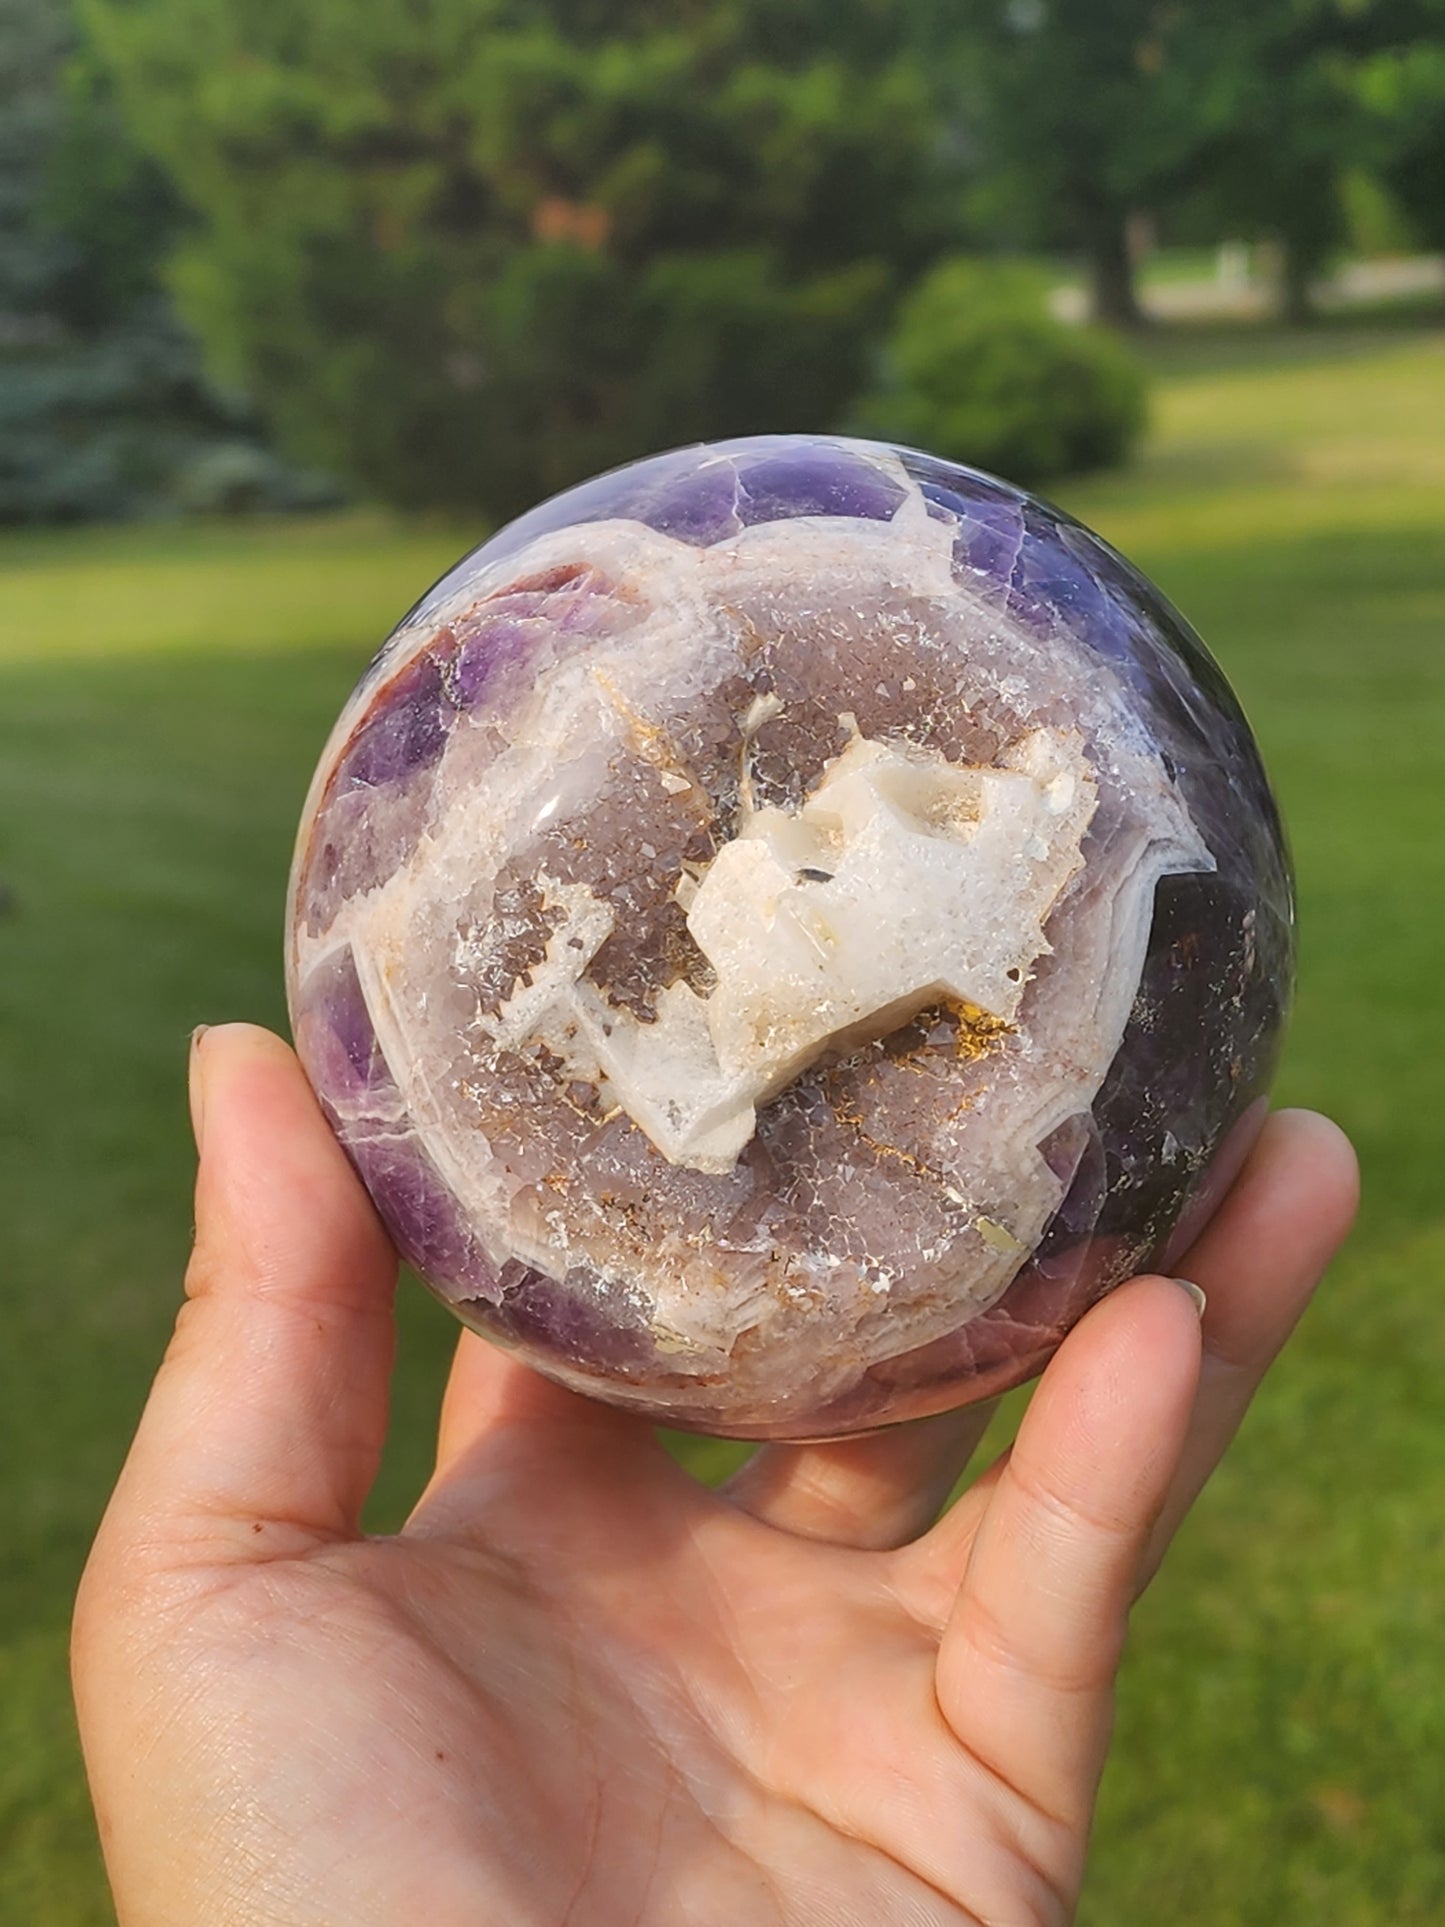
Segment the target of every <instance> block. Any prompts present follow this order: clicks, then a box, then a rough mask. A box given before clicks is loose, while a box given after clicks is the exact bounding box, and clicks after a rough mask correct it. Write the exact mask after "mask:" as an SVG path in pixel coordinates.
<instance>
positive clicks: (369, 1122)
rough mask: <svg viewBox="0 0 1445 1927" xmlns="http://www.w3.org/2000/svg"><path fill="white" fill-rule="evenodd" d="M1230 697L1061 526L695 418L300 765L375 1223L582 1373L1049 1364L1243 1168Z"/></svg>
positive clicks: (424, 639)
mask: <svg viewBox="0 0 1445 1927" xmlns="http://www.w3.org/2000/svg"><path fill="white" fill-rule="evenodd" d="M1291 956H1292V908H1291V892H1290V879H1289V870H1288V864H1287V860H1286V856H1285V853H1284V847H1283V842H1282V838H1281V834H1280V827H1279V821H1278V817H1277V815H1276V812H1275V808H1274V804H1273V801H1272V799H1271V796H1270V791H1269V787H1268V784H1267V782H1266V779H1265V776H1264V773H1263V770H1262V769H1261V766H1260V761H1259V757H1258V755H1257V752H1256V750H1255V746H1254V743H1253V740H1252V738H1251V736H1250V733H1249V730H1248V727H1247V726H1246V724H1245V721H1244V718H1243V717H1242V715H1241V713H1240V711H1239V708H1238V705H1237V704H1236V702H1235V701H1234V698H1233V696H1232V695H1231V693H1230V691H1229V689H1228V687H1227V685H1226V684H1225V681H1224V679H1223V677H1222V676H1221V674H1220V672H1219V670H1218V669H1217V668H1216V666H1215V665H1214V663H1213V662H1212V661H1211V659H1210V658H1209V656H1208V655H1207V654H1206V653H1205V651H1204V649H1203V647H1202V646H1201V644H1200V643H1199V642H1198V640H1197V639H1196V638H1195V637H1194V636H1193V634H1192V633H1191V632H1190V630H1189V629H1188V628H1187V626H1186V625H1185V624H1184V622H1183V621H1182V620H1181V619H1180V617H1179V616H1178V615H1176V614H1175V612H1174V611H1173V610H1172V609H1171V608H1170V607H1169V606H1168V604H1167V603H1165V602H1164V601H1163V599H1162V598H1161V597H1160V596H1159V595H1158V594H1157V592H1156V591H1155V590H1153V589H1152V588H1151V587H1150V586H1149V584H1148V583H1147V582H1145V581H1144V580H1143V579H1142V578H1141V577H1140V576H1139V575H1138V574H1136V572H1135V571H1134V570H1133V569H1132V568H1130V566H1129V565H1128V564H1127V563H1126V562H1124V561H1122V560H1121V559H1120V557H1119V556H1118V555H1116V554H1115V553H1114V552H1113V551H1112V550H1111V549H1109V548H1108V547H1107V546H1106V545H1105V544H1104V543H1102V542H1101V541H1099V540H1098V539H1097V538H1096V537H1095V536H1093V535H1091V534H1089V533H1088V531H1087V530H1085V529H1083V528H1081V527H1079V526H1078V524H1076V523H1074V522H1071V521H1070V520H1069V519H1068V518H1067V517H1065V516H1062V515H1060V514H1059V513H1057V512H1056V511H1055V510H1053V509H1050V508H1047V507H1045V506H1044V505H1043V504H1042V503H1040V502H1037V501H1035V500H1033V499H1031V498H1030V497H1029V496H1027V495H1023V494H1021V493H1020V492H1019V491H1018V490H1017V489H1014V488H1010V487H1008V486H1006V485H1005V484H1004V483H1002V482H998V481H995V480H992V479H990V478H989V477H986V476H983V475H979V474H975V473H972V472H970V471H968V470H964V469H959V468H955V467H953V466H950V465H948V464H945V463H943V462H939V461H936V460H934V459H932V458H930V457H928V456H926V455H921V454H916V453H912V452H910V451H908V450H904V449H896V448H887V447H881V446H876V445H873V444H869V443H862V442H850V441H843V440H838V439H830V438H820V437H799V436H784V437H765V438H760V439H757V440H749V441H739V442H730V443H725V444H722V445H719V446H715V447H702V448H691V449H686V450H680V451H678V452H676V453H673V454H669V455H663V456H659V457H657V458H656V459H655V460H651V461H646V462H640V463H637V464H636V465H635V466H633V467H631V468H627V469H623V470H621V471H619V472H618V473H616V474H613V475H607V476H604V477H602V478H601V479H599V480H597V481H594V482H589V483H587V484H586V485H585V486H583V487H581V488H577V489H574V490H572V491H571V492H570V493H568V494H565V495H562V496H560V497H559V498H557V499H556V500H555V501H552V502H549V503H547V504H546V505H544V506H543V507H541V508H539V509H537V510H535V511H534V512H533V513H532V514H530V515H527V516H524V517H523V518H522V519H521V520H520V521H518V522H516V523H514V524H513V525H512V526H511V527H510V528H507V529H504V530H503V531H502V532H501V533H500V534H499V535H497V536H496V537H495V538H494V539H493V540H492V541H490V542H488V543H486V544H485V545H484V546H483V547H481V548H480V549H478V550H477V551H476V552H475V553H474V554H472V555H470V556H468V557H467V558H466V559H465V560H464V561H463V562H461V563H460V564H459V565H458V566H457V567H456V568H455V569H453V570H452V572H451V573H450V574H449V575H448V576H446V577H445V578H444V579H443V580H442V581H441V582H440V583H439V584H438V585H437V586H436V588H434V589H433V590H432V591H431V593H430V594H429V595H427V596H426V597H425V598H424V599H423V601H422V602H420V603H419V604H418V605H417V607H416V608H415V609H414V610H413V611H412V613H411V614H410V615H409V616H408V617H407V618H406V620H405V621H404V622H403V623H402V624H401V626H400V627H399V628H398V629H397V631H396V633H395V634H394V635H393V636H392V637H391V639H390V641H388V642H387V644H386V645H385V647H384V648H383V649H382V651H381V653H380V655H379V656H378V657H377V658H376V660H375V661H374V662H373V663H372V665H371V667H370V669H369V670H368V671H367V673H366V675H365V676H364V677H363V678H362V681H361V683H360V685H359V687H358V688H357V690H356V693H355V694H354V696H353V697H352V699H351V701H350V702H349V703H348V705H347V707H346V710H345V713H344V714H343V716H342V718H341V721H340V722H339V724H338V725H337V728H336V731H335V733H334V735H333V737H332V740H331V743H330V744H329V746H328V748H327V750H326V752H325V755H324V756H323V758H322V761H321V766H320V768H319V770H318V771H317V775H316V780H315V784H314V786H313V789H312V793H311V797H310V801H309V803H308V806H307V810H306V815H305V820H304V823H303V825H302V831H301V837H300V843H299V847H298V850H297V856H296V865H295V871H294V876H293V887H292V904H291V912H290V930H289V957H288V964H289V982H290V994H291V1003H292V1014H293V1019H294V1023H295V1030H296V1037H297V1042H298V1045H299V1047H300V1051H301V1055H302V1058H303V1061H304V1062H305V1065H306V1068H307V1070H308V1072H309V1073H310V1076H311V1078H312V1081H313V1082H314V1084H315V1086H316V1089H317V1091H318V1093H319V1095H320V1097H321V1101H322V1103H323V1105H324V1106H325V1108H326V1112H327V1115H328V1116H329V1117H330V1119H331V1120H332V1123H333V1124H334V1126H335V1128H336V1130H337V1132H338V1133H339V1135H340V1137H341V1140H342V1142H343V1143H344V1144H345V1146H346V1149H347V1151H348V1152H349V1153H350V1156H351V1158H352V1160H353V1162H354V1163H355V1165H356V1167H357V1169H358V1171H359V1172H360V1173H361V1176H362V1178H363V1179H364V1180H365V1182H366V1184H367V1185H368V1187H369V1188H370V1191H371V1193H372V1196H373V1197H374V1198H375V1200H376V1203H377V1205H378V1207H379V1209H380V1211H381V1214H382V1216H383V1217H384V1218H385V1220H386V1223H387V1224H388V1226H389V1227H390V1229H391V1231H392V1234H393V1236H394V1237H395V1239H396V1242H397V1244H398V1246H399V1247H400V1249H401V1251H402V1253H403V1254H404V1255H405V1257H407V1258H408V1259H409V1260H410V1261H411V1262H412V1264H413V1265H415V1266H416V1268H417V1270H418V1271H419V1272H420V1273H421V1274H422V1276H423V1277H424V1278H425V1279H426V1280H427V1282H428V1283H429V1284H430V1286H431V1287H432V1289H433V1290H434V1291H436V1292H437V1293H438V1294H439V1295H440V1296H441V1297H442V1298H443V1299H444V1300H445V1301H446V1302H447V1303H448V1304H449V1305H451V1307H452V1308H453V1309H454V1310H455V1311H456V1313H457V1315H458V1316H459V1317H460V1318H462V1319H463V1320H464V1321H465V1322H466V1323H468V1324H469V1325H473V1326H475V1327H476V1329H477V1330H479V1331H481V1332H484V1333H486V1334H487V1335H488V1336H489V1337H491V1338H493V1339H495V1340H497V1341H498V1342H499V1343H501V1344H503V1345H506V1346H508V1347H510V1348H513V1349H514V1350H516V1351H517V1352H518V1353H519V1354H520V1355H521V1356H522V1357H523V1358H525V1359H526V1360H527V1361H528V1362H529V1363H531V1364H533V1365H535V1366H537V1367H538V1368H539V1369H541V1370H542V1371H545V1372H548V1373H550V1374H551V1375H552V1376H554V1377H555V1378H558V1379H560V1380H561V1381H563V1382H564V1383H565V1384H567V1385H571V1386H573V1387H576V1388H577V1389H579V1390H581V1391H585V1392H590V1393H594V1394H596V1395H597V1396H599V1397H602V1398H605V1399H610V1400H613V1401H615V1402H617V1403H620V1404H623V1405H627V1406H630V1407H632V1408H633V1409H635V1410H636V1411H638V1412H640V1413H644V1414H646V1415H648V1416H649V1417H651V1418H654V1419H657V1420H659V1421H665V1422H667V1423H670V1424H674V1425H682V1426H690V1427H695V1428H698V1429H702V1430H713V1431H718V1432H723V1433H730V1434H733V1435H736V1436H740V1437H755V1438H808V1437H823V1436H837V1435H841V1434H845V1433H849V1432H855V1431H861V1430H866V1429H868V1428H870V1427H874V1426H878V1425H881V1424H885V1423H889V1422H892V1421H896V1420H899V1419H904V1418H910V1417H915V1416H918V1415H921V1414H924V1413H928V1412H934V1411H938V1410H940V1409H943V1408H945V1407H947V1406H951V1405H955V1404H959V1403H963V1402H965V1401H968V1400H970V1399H975V1398H980V1397H984V1396H986V1395H989V1394H992V1393H994V1392H997V1391H999V1390H1001V1389H1003V1388H1004V1387H1006V1386H1009V1385H1012V1384H1015V1383H1017V1382H1018V1381H1020V1380H1022V1379H1024V1378H1026V1377H1028V1376H1029V1375H1030V1374H1032V1373H1034V1372H1036V1371H1037V1370H1038V1369H1039V1368H1040V1367H1041V1366H1042V1364H1043V1363H1044V1361H1045V1360H1046V1359H1047V1358H1048V1356H1049V1354H1050V1352H1051V1351H1052V1350H1053V1348H1054V1347H1055V1346H1056V1345H1057V1344H1058V1342H1059V1340H1060V1338H1061V1337H1062V1336H1063V1334H1064V1333H1065V1332H1066V1331H1067V1330H1068V1328H1069V1326H1070V1325H1071V1324H1072V1323H1073V1322H1074V1320H1075V1319H1077V1318H1078V1317H1079V1316H1080V1314H1081V1313H1082V1312H1083V1311H1084V1310H1085V1309H1086V1308H1087V1307H1088V1306H1089V1305H1090V1304H1091V1303H1093V1302H1094V1300H1095V1299H1097V1298H1099V1297H1100V1296H1101V1295H1102V1294H1103V1293H1104V1292H1106V1291H1108V1290H1109V1289H1110V1288H1111V1287H1112V1286H1114V1285H1116V1284H1117V1283H1119V1281H1120V1280H1121V1279H1123V1278H1125V1277H1127V1276H1128V1275H1129V1274H1130V1273H1131V1272H1134V1271H1136V1270H1138V1269H1140V1268H1141V1267H1143V1266H1147V1265H1154V1264H1159V1263H1164V1264H1167V1263H1169V1262H1170V1261H1171V1259H1172V1258H1173V1257H1174V1256H1175V1255H1176V1254H1177V1252H1178V1250H1179V1249H1180V1248H1181V1245H1182V1242H1183V1241H1184V1240H1185V1239H1187V1237H1188V1236H1189V1235H1191V1233H1192V1231H1193V1230H1194V1229H1195V1228H1196V1227H1197V1226H1198V1225H1199V1224H1200V1223H1202V1221H1203V1219H1204V1217H1205V1216H1207V1214H1208V1212H1209V1210H1210V1209H1211V1208H1212V1206H1213V1205H1214V1203H1215V1202H1216V1201H1217V1199H1218V1197H1219V1196H1220V1194H1221V1192H1222V1190H1223V1188H1224V1186H1225V1185H1226V1184H1227V1183H1228V1181H1229V1179H1230V1177H1231V1176H1232V1174H1233V1172H1234V1170H1235V1169H1237V1167H1238V1163H1239V1160H1240V1158H1241V1157H1242V1155H1243V1152H1244V1149H1245V1148H1246V1147H1247V1144H1248V1141H1249V1138H1250V1135H1251V1133H1252V1131H1253V1129H1254V1128H1255V1126H1256V1125H1257V1122H1258V1120H1259V1116H1260V1113H1261V1111H1262V1104H1261V1101H1260V1100H1261V1099H1262V1096H1263V1093H1264V1090H1265V1087H1266V1083H1267V1080H1268V1078H1269V1074H1270V1071H1271V1067H1272V1064H1273V1060H1274V1056H1275V1051H1276V1046H1277V1043H1278V1039H1279V1035H1280V1030H1281V1025H1282V1020H1283V1015H1284V1009H1285V1005H1286V1002H1287V997H1288V990H1289V981H1290V972H1291Z"/></svg>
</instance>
